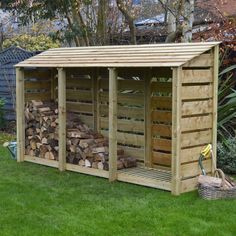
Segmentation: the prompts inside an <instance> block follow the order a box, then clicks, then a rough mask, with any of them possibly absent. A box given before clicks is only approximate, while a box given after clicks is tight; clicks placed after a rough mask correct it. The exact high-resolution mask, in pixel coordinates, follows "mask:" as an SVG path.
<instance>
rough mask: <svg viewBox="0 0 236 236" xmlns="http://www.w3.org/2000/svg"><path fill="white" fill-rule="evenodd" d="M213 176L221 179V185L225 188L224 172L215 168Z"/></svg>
mask: <svg viewBox="0 0 236 236" xmlns="http://www.w3.org/2000/svg"><path fill="white" fill-rule="evenodd" d="M214 176H215V177H218V178H221V179H222V183H221V186H222V187H223V189H226V184H225V174H224V172H223V171H222V170H221V169H216V170H215V173H214Z"/></svg>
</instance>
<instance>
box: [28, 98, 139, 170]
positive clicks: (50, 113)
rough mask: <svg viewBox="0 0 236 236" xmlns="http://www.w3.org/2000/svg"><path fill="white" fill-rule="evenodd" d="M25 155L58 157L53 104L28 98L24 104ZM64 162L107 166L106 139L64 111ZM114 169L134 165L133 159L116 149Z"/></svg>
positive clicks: (56, 127)
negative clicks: (65, 129) (65, 116)
mask: <svg viewBox="0 0 236 236" xmlns="http://www.w3.org/2000/svg"><path fill="white" fill-rule="evenodd" d="M25 119H26V130H25V145H26V146H25V152H26V155H30V156H36V157H40V158H45V159H50V160H58V150H59V147H58V109H57V104H56V103H52V102H42V101H35V100H32V101H31V102H28V103H27V104H26V107H25ZM66 149H67V156H66V162H67V163H71V164H75V165H79V166H83V167H88V168H96V169H102V170H108V169H109V152H108V139H107V138H105V137H104V136H103V135H101V134H100V133H97V132H94V131H93V130H91V129H89V127H88V126H86V125H85V124H84V123H83V122H81V120H80V119H79V116H78V115H76V114H74V113H67V138H66ZM117 157H118V158H117V169H123V168H129V167H135V166H136V165H137V162H136V159H135V158H134V157H130V156H127V155H125V153H124V150H123V149H118V150H117Z"/></svg>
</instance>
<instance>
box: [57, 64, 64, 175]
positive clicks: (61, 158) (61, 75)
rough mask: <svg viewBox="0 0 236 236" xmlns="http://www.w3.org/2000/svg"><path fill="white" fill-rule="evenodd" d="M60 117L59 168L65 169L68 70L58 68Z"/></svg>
mask: <svg viewBox="0 0 236 236" xmlns="http://www.w3.org/2000/svg"><path fill="white" fill-rule="evenodd" d="M58 118H59V129H58V136H59V152H58V157H59V170H60V171H64V170H65V164H66V71H65V69H63V68H59V69H58Z"/></svg>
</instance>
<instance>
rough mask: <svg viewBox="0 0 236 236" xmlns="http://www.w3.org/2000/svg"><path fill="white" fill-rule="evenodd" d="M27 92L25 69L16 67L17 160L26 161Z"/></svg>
mask: <svg viewBox="0 0 236 236" xmlns="http://www.w3.org/2000/svg"><path fill="white" fill-rule="evenodd" d="M24 107H25V94H24V70H23V68H16V120H17V121H16V122H17V161H18V162H22V161H24V154H25V115H24Z"/></svg>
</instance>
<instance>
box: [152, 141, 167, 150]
mask: <svg viewBox="0 0 236 236" xmlns="http://www.w3.org/2000/svg"><path fill="white" fill-rule="evenodd" d="M152 147H153V149H155V150H161V151H169V152H170V151H171V140H169V139H161V138H153V139H152Z"/></svg>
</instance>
